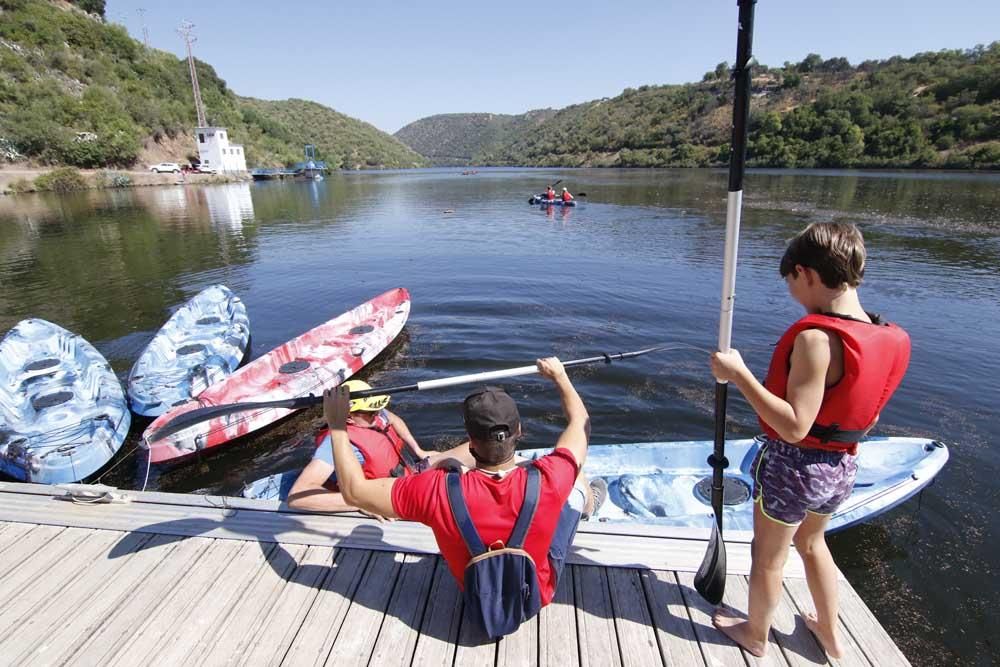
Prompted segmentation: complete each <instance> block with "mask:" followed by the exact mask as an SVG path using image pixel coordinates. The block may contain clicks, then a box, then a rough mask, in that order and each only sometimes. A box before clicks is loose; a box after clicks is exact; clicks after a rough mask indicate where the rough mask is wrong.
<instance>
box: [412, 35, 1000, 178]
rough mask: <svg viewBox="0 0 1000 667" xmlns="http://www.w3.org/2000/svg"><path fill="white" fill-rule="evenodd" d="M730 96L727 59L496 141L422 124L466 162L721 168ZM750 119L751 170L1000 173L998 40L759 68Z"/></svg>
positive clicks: (438, 120) (451, 126)
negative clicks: (689, 77)
mask: <svg viewBox="0 0 1000 667" xmlns="http://www.w3.org/2000/svg"><path fill="white" fill-rule="evenodd" d="M732 91H733V87H732V83H731V81H730V79H729V69H728V65H727V64H726V63H720V64H719V66H717V67H716V68H715V70H713V71H711V72H708V73H707V74H706V75H705V77H704V79H703V80H702V81H700V82H698V83H690V84H684V85H670V86H642V87H640V88H638V89H632V88H629V89H626V90H625V91H624V92H622V94H621V95H618V96H617V97H613V98H604V99H600V100H594V101H591V102H586V103H584V104H578V105H574V106H570V107H567V108H565V109H562V110H560V111H558V112H556V113H554V114H552V115H551V116H550V117H549V118H547V119H545V120H544V121H543V122H540V123H535V124H532V125H530V126H528V127H524V128H521V129H519V130H518V131H514V132H509V133H508V135H509V136H508V138H507V139H506V140H505V141H501V142H499V143H493V144H484V143H481V142H479V141H478V136H479V135H478V134H477V133H476V132H474V131H469V133H470V135H471V136H470V138H469V139H468V140H465V139H464V138H463V133H464V132H466V131H467V130H468V128H469V127H470V123H469V122H468V121H467V120H466V118H465V117H464V116H463V115H457V116H452V115H445V116H433V117H431V119H424V120H425V121H426V120H434V121H435V122H434V123H433V124H432V127H433V132H429V133H428V134H429V135H431V136H435V137H451V141H452V142H453V143H454V144H455V145H458V146H466V145H468V146H471V147H472V148H469V149H466V150H465V152H463V153H461V155H462V156H465V155H467V154H469V152H470V151H471V153H472V159H471V160H470V161H469V162H467V163H466V164H470V163H471V164H487V165H489V164H492V165H524V166H574V167H575V166H608V167H651V166H664V167H666V166H670V167H696V166H712V165H722V164H725V163H726V161H727V160H728V152H729V140H730V123H731V120H732V94H733V93H732ZM751 114H752V117H751V129H750V144H749V150H748V155H749V162H750V164H751V165H754V166H772V167H949V168H994V169H996V168H1000V42H994V43H993V44H991V45H989V46H988V47H983V46H978V47H975V48H973V49H969V50H966V51H962V50H948V51H939V52H933V53H920V54H917V55H915V56H913V57H911V58H902V57H899V56H896V57H893V58H889V59H887V60H871V61H865V62H863V63H861V64H859V65H857V66H856V67H855V66H852V65H851V64H850V63H848V61H847V60H846V59H844V58H831V59H828V60H823V59H822V58H821V57H820V56H818V55H815V54H810V55H809V56H807V57H806V58H805V59H804V60H803V61H802V62H800V63H786V64H785V65H784V66H783V67H779V68H768V67H764V66H759V65H758V66H756V67H755V69H754V79H753V99H752V103H751ZM423 122H424V121H417V122H416V123H413V124H412V125H411V126H408V127H413V126H418V127H419V126H421V124H422V123H423ZM404 129H406V128H404ZM401 133H402V130H401V131H400V133H397V136H399V135H400V134H401ZM404 140H405V139H404ZM407 141H409V140H407ZM442 141H443V140H442ZM410 145H411V146H413V147H414V148H416V149H417V150H418V151H419V152H423V154H424V155H427V156H428V158H429V159H432V160H433V159H434V158H433V157H432V156H431V155H430V154H429V153H428V152H424V151H425V150H427V149H426V148H420V147H422V146H424V145H425V144H423V143H415V142H411V143H410ZM429 145H431V146H433V143H431V144H429ZM418 146H419V147H418ZM457 155H458V154H457V153H456V156H457Z"/></svg>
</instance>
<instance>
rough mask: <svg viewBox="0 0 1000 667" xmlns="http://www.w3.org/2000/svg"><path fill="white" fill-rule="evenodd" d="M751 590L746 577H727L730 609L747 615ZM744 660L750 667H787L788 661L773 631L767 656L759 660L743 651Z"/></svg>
mask: <svg viewBox="0 0 1000 667" xmlns="http://www.w3.org/2000/svg"><path fill="white" fill-rule="evenodd" d="M749 596H750V588H749V585H748V583H747V579H746V577H742V576H739V575H729V576H727V577H726V601H727V603H728V604H729V606H730V607H732V608H733V609H735V610H736V611H739V612H742V613H743V614H746V613H747V610H748V609H749V608H750V604H749ZM743 659H744V660H746V661H747V665H750V667H755V666H759V667H785V666H786V665H788V661H787V660H786V659H785V655H784V653H783V652H782V650H781V647H780V646H779V645H778V640H777V638H776V637H775V636H774V630H773V629H772V630H771V631H770V632H769V633H768V635H767V655H765V656H764V657H763V658H758V657H757V656H755V655H753V654H752V653H750V652H749V651H743Z"/></svg>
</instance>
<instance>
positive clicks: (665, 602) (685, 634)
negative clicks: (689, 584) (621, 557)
mask: <svg viewBox="0 0 1000 667" xmlns="http://www.w3.org/2000/svg"><path fill="white" fill-rule="evenodd" d="M639 576H640V578H641V579H642V585H643V589H644V591H645V593H646V601H647V602H648V604H649V609H650V611H651V612H652V618H651V620H652V622H653V625H654V627H655V628H656V636H657V639H658V640H659V649H660V658H661V660H662V661H663V664H665V665H704V664H705V658H704V656H702V654H701V649H700V648H698V639H697V638H696V637H695V633H694V626H693V625H692V623H691V617H690V616H689V615H688V609H687V605H685V604H684V596H683V595H682V594H681V588H680V584H679V583H678V582H677V575H676V574H675V573H673V572H667V571H664V570H655V571H654V570H642V571H640V573H639Z"/></svg>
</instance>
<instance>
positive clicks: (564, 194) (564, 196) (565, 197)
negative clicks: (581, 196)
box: [562, 188, 573, 201]
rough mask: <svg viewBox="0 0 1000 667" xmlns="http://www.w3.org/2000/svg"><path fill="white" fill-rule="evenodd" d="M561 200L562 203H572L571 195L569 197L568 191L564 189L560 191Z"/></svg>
mask: <svg viewBox="0 0 1000 667" xmlns="http://www.w3.org/2000/svg"><path fill="white" fill-rule="evenodd" d="M562 200H563V201H573V195H571V194H570V193H569V190H567V189H566V188H563V189H562Z"/></svg>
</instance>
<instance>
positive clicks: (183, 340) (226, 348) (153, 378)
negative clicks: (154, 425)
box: [128, 285, 250, 417]
mask: <svg viewBox="0 0 1000 667" xmlns="http://www.w3.org/2000/svg"><path fill="white" fill-rule="evenodd" d="M249 340H250V320H249V319H248V318H247V309H246V306H245V305H243V301H242V300H240V298H239V297H238V296H236V295H235V294H233V293H232V292H231V291H230V290H229V288H228V287H226V286H225V285H212V286H211V287H206V288H205V289H203V290H202V291H201V292H198V294H196V295H195V296H193V297H191V299H189V300H188V302H187V303H185V304H184V305H183V306H181V307H180V308H178V309H177V312H175V313H174V314H173V315H172V316H171V317H170V319H169V320H167V322H166V324H164V325H163V326H162V327H161V328H160V330H159V331H158V332H156V335H155V336H153V339H152V340H151V341H150V342H149V345H147V346H146V349H144V350H143V351H142V354H140V355H139V359H138V360H137V361H136V362H135V365H133V366H132V371H131V372H130V373H129V375H128V398H129V403H130V405H131V406H132V410H133V411H134V412H135V413H136V414H139V415H144V416H146V417H158V416H159V415H162V414H163V413H164V412H166V411H167V410H169V409H170V408H172V407H174V406H175V405H180V404H182V403H187V402H188V401H190V400H191V399H192V398H195V397H197V396H198V395H199V394H200V393H201V392H203V391H204V390H205V389H207V388H208V387H210V386H211V385H213V384H215V383H217V382H219V381H221V380H224V379H226V378H227V377H229V376H230V375H232V374H233V372H234V371H235V370H236V369H237V367H239V365H240V362H241V361H242V360H243V356H244V355H245V354H246V351H247V344H248V342H249Z"/></svg>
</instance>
